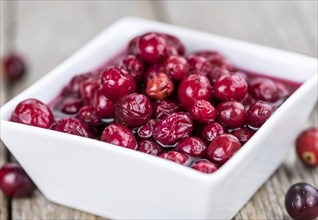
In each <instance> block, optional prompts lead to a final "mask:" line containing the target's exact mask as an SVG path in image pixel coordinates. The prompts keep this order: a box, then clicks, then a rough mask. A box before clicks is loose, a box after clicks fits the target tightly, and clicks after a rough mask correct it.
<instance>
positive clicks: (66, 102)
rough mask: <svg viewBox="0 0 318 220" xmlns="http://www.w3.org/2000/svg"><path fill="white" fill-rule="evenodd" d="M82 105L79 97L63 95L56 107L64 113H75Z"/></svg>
mask: <svg viewBox="0 0 318 220" xmlns="http://www.w3.org/2000/svg"><path fill="white" fill-rule="evenodd" d="M82 106H83V101H82V99H81V98H76V97H72V96H69V97H65V98H63V99H62V100H61V102H60V103H59V104H58V107H57V108H58V109H59V110H60V111H61V112H63V113H65V114H69V115H72V114H76V113H77V112H78V111H79V109H80V108H81V107H82Z"/></svg>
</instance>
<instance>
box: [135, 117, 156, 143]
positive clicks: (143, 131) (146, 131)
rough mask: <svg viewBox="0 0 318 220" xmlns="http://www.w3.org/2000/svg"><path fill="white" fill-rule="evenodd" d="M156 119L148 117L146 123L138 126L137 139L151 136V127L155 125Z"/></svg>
mask: <svg viewBox="0 0 318 220" xmlns="http://www.w3.org/2000/svg"><path fill="white" fill-rule="evenodd" d="M155 124H156V121H155V120H154V119H150V120H149V121H148V122H147V124H145V125H143V126H141V127H139V128H138V130H137V132H136V134H137V137H138V138H139V139H149V138H151V137H152V133H153V127H154V126H155Z"/></svg>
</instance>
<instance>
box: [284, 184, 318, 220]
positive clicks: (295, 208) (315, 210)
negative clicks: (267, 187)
mask: <svg viewBox="0 0 318 220" xmlns="http://www.w3.org/2000/svg"><path fill="white" fill-rule="evenodd" d="M285 207H286V210H287V212H288V214H289V215H290V216H291V217H292V218H294V219H297V220H311V219H316V217H318V190H317V188H315V187H314V186H312V185H310V184H308V183H303V182H301V183H296V184H294V185H292V186H291V187H290V188H289V189H288V191H287V193H286V197H285Z"/></svg>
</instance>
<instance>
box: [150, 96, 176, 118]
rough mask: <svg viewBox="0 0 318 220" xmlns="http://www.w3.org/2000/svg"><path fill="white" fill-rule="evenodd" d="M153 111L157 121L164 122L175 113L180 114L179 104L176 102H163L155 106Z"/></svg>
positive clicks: (156, 103)
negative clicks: (163, 120)
mask: <svg viewBox="0 0 318 220" xmlns="http://www.w3.org/2000/svg"><path fill="white" fill-rule="evenodd" d="M153 109H154V112H155V116H156V119H157V120H162V119H164V118H165V117H167V116H168V115H171V114H172V113H174V112H180V111H181V108H180V106H179V104H178V103H177V102H176V101H174V100H167V99H166V100H161V101H159V102H155V103H154V104H153Z"/></svg>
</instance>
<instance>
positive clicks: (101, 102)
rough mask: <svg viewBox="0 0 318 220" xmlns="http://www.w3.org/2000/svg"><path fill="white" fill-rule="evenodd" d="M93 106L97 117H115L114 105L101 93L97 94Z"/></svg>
mask: <svg viewBox="0 0 318 220" xmlns="http://www.w3.org/2000/svg"><path fill="white" fill-rule="evenodd" d="M92 105H93V107H94V108H95V110H96V112H97V115H99V116H100V117H102V118H113V117H114V116H115V105H114V103H113V102H112V101H111V100H110V99H108V98H107V97H106V96H104V95H103V94H102V93H101V92H99V91H97V92H96V93H95V95H94V99H93V103H92Z"/></svg>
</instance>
